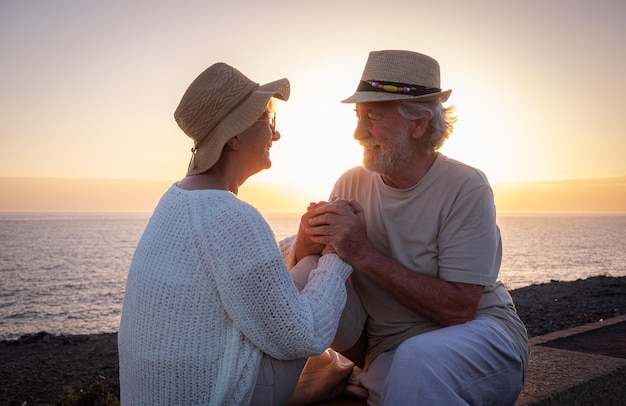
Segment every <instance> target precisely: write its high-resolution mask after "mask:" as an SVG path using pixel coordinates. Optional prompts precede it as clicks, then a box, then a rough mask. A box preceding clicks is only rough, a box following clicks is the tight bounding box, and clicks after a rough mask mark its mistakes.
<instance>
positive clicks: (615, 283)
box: [0, 276, 626, 406]
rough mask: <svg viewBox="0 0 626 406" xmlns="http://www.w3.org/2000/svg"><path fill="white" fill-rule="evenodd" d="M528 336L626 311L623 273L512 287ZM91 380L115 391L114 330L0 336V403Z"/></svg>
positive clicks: (41, 396) (42, 397)
mask: <svg viewBox="0 0 626 406" xmlns="http://www.w3.org/2000/svg"><path fill="white" fill-rule="evenodd" d="M511 294H512V295H513V299H514V300H515V303H516V306H517V310H518V313H519V315H520V317H521V318H522V320H524V322H525V324H526V328H527V330H528V335H529V336H530V337H533V336H537V335H543V334H547V333H549V332H552V331H557V330H562V329H566V328H570V327H575V326H579V325H581V324H585V323H592V322H597V321H599V320H602V319H608V318H611V317H615V316H618V315H622V314H626V277H619V278H611V277H602V276H600V277H593V278H589V279H586V280H577V281H574V282H557V281H552V282H550V283H546V284H541V285H532V286H528V287H524V288H521V289H516V290H513V291H512V292H511ZM94 383H103V384H105V385H106V386H107V387H110V388H111V389H112V391H113V393H114V395H116V396H119V379H118V360H117V335H116V334H95V335H80V336H53V335H50V334H47V333H45V332H41V333H38V334H34V335H30V336H25V337H22V338H20V339H18V340H14V341H0V404H2V405H20V406H27V405H28V406H29V405H54V404H55V403H56V402H57V400H58V399H59V396H60V395H61V394H62V391H63V388H64V387H68V386H71V387H72V388H73V389H74V391H75V392H78V391H80V390H85V391H87V390H89V389H90V388H92V386H93V385H94Z"/></svg>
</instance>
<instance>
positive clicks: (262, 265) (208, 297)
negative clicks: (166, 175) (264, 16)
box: [118, 63, 352, 405]
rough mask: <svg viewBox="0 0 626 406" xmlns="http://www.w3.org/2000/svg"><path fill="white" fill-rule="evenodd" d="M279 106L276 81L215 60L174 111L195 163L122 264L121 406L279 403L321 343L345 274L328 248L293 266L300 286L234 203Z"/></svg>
mask: <svg viewBox="0 0 626 406" xmlns="http://www.w3.org/2000/svg"><path fill="white" fill-rule="evenodd" d="M288 97H289V82H288V81H287V80H286V79H281V80H277V81H274V82H271V83H268V84H265V85H259V84H257V83H255V82H253V81H251V80H250V79H248V78H247V77H246V76H244V75H243V74H242V73H241V72H239V71H237V70H236V69H234V68H232V67H231V66H229V65H226V64H223V63H218V64H215V65H213V66H211V67H209V68H208V69H206V70H205V71H204V72H202V73H201V74H200V75H199V76H198V77H197V78H196V79H195V80H194V81H193V82H192V83H191V85H190V86H189V88H188V89H187V91H186V92H185V94H184V95H183V97H182V100H181V102H180V105H179V106H178V108H177V109H176V112H175V114H174V116H175V119H176V121H177V123H178V124H179V126H180V127H181V129H182V130H183V131H184V132H185V133H186V134H187V135H188V136H189V137H190V138H192V139H193V141H194V147H193V148H192V154H193V155H192V158H191V162H190V163H189V167H188V171H187V176H186V177H185V178H183V179H182V180H180V181H178V182H177V183H175V184H173V185H172V186H171V187H170V188H169V190H168V191H167V192H166V193H165V194H164V195H163V197H162V198H161V200H160V202H159V204H158V206H157V207H156V209H155V211H154V213H153V215H152V217H151V218H150V221H149V223H148V225H147V227H146V230H145V231H144V234H143V236H142V238H141V240H140V241H139V244H138V246H137V249H136V251H135V254H134V256H133V260H132V263H131V266H130V272H129V275H128V280H127V285H126V293H125V298H124V305H123V310H122V320H121V325H120V330H119V337H118V341H119V357H120V384H121V400H122V403H123V404H142V405H148V404H180V405H190V404H196V405H197V404H212V405H243V404H262V405H272V404H284V403H285V402H286V401H287V399H288V398H289V396H290V394H291V392H292V391H293V388H294V387H295V385H296V383H297V380H298V376H299V374H300V371H301V370H302V367H303V366H304V363H305V361H306V358H307V357H309V356H313V355H317V354H320V353H322V352H323V351H324V350H325V349H326V348H327V347H328V346H329V344H330V343H331V341H332V339H333V337H334V335H335V331H336V328H337V324H338V322H339V316H340V314H341V311H342V309H343V307H344V304H345V301H346V290H345V289H346V287H345V282H346V280H347V278H348V276H349V275H350V273H351V271H352V269H351V267H350V266H349V265H347V264H346V263H345V262H343V261H342V260H341V259H340V258H339V257H338V256H337V255H336V254H334V253H326V252H324V255H322V256H321V257H319V260H318V258H317V257H309V258H307V259H306V260H305V261H304V262H305V263H303V262H300V264H299V265H298V266H303V267H304V268H306V269H305V272H304V274H306V275H308V279H307V280H306V281H305V283H306V286H304V288H303V289H302V290H301V291H299V290H298V289H297V288H296V285H295V284H294V281H293V280H292V278H291V274H290V272H289V271H288V269H287V266H286V262H285V258H283V256H282V254H281V250H280V248H279V245H278V244H277V243H276V241H275V238H274V235H273V233H272V231H271V229H270V227H269V226H268V224H267V223H266V221H265V220H264V218H263V217H262V216H261V214H260V213H259V212H258V211H257V210H256V209H255V208H254V207H252V206H251V205H250V204H247V203H245V202H243V201H241V200H239V198H238V197H237V191H238V188H239V187H240V186H241V185H242V184H243V183H244V181H245V180H246V179H247V178H248V177H250V176H252V175H254V174H255V173H257V172H259V171H261V170H263V169H267V168H269V167H270V166H271V161H270V153H269V151H270V147H271V146H272V143H273V142H274V141H277V140H278V139H279V138H280V133H279V132H278V131H276V128H275V123H276V122H275V118H274V117H275V116H274V102H273V100H274V99H273V98H279V99H282V100H287V99H288ZM305 216H306V215H305ZM288 260H289V263H293V262H295V261H293V258H290V259H288ZM311 268H313V270H312V271H311V272H310V274H309V273H308V271H309V270H310V269H311ZM296 273H297V269H296Z"/></svg>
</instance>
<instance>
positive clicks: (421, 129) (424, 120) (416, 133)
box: [411, 115, 430, 140]
mask: <svg viewBox="0 0 626 406" xmlns="http://www.w3.org/2000/svg"><path fill="white" fill-rule="evenodd" d="M429 122H430V116H429V115H427V116H424V117H421V118H419V119H417V120H413V121H411V124H412V125H413V126H414V128H413V133H412V136H413V138H415V139H416V140H417V139H420V138H422V137H423V136H424V134H426V130H427V129H428V123H429Z"/></svg>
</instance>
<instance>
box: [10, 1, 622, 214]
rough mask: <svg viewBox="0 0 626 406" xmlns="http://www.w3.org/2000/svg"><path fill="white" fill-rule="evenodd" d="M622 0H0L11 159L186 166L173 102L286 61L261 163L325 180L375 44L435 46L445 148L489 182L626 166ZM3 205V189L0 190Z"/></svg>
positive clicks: (299, 183) (337, 165) (48, 172)
mask: <svg viewBox="0 0 626 406" xmlns="http://www.w3.org/2000/svg"><path fill="white" fill-rule="evenodd" d="M624 21H626V2H625V1H623V0H606V1H605V0H600V1H595V2H592V1H582V0H574V1H565V0H559V1H543V0H531V1H523V2H522V1H519V2H508V1H499V0H493V1H482V0H478V1H471V2H470V1H467V2H465V1H431V2H417V1H413V0H410V1H394V0H388V1H384V2H383V1H358V2H357V1H336V0H335V1H328V0H322V1H309V2H299V1H291V0H289V1H287V0H285V1H271V0H268V1H263V2H262V1H252V0H242V1H237V0H233V1H220V2H218V1H185V2H170V1H122V0H114V1H101V2H88V1H82V0H80V1H79V0H74V1H68V0H59V1H49V0H40V1H37V0H31V1H23V0H3V1H2V2H0V54H1V55H2V62H1V63H0V177H46V178H65V179H67V178H80V179H141V180H150V181H166V182H173V181H175V180H177V179H179V178H181V177H182V176H184V173H185V170H186V166H187V163H188V161H189V158H190V152H189V150H190V148H191V146H192V142H191V140H190V139H189V138H187V136H185V135H184V134H183V133H182V131H181V130H180V129H179V128H178V127H177V125H176V123H175V122H174V119H173V112H174V109H175V108H176V106H177V104H178V102H179V100H180V97H181V96H182V94H183V92H184V91H185V89H186V88H187V86H188V85H189V83H190V82H191V81H192V80H193V79H194V78H195V77H196V76H197V75H198V74H199V73H200V72H201V71H202V70H204V69H205V68H206V67H208V66H209V65H211V64H213V63H215V62H218V61H223V62H227V63H229V64H231V65H233V66H235V67H236V68H238V69H239V70H241V71H242V72H243V73H244V74H246V75H247V76H248V77H250V78H251V79H253V80H255V81H258V82H261V83H265V82H269V81H272V80H275V79H278V78H282V77H287V78H289V79H290V81H291V84H292V97H291V99H290V100H289V102H287V103H282V102H280V103H279V104H278V120H277V121H278V128H279V130H280V131H281V134H282V139H281V140H280V141H279V142H277V143H276V144H274V146H273V148H272V150H271V156H272V160H273V167H272V168H271V169H270V170H269V171H264V172H262V173H260V174H259V175H257V176H255V177H254V178H252V179H251V180H250V181H249V183H250V188H253V187H258V188H261V189H262V187H261V186H260V185H264V184H267V183H270V184H279V185H286V186H287V187H288V188H289V189H288V190H294V191H295V190H306V191H307V192H309V193H310V194H311V195H315V196H319V198H320V199H323V198H325V197H327V194H328V192H329V191H330V189H331V187H332V183H333V181H334V180H335V178H336V177H337V176H338V175H339V174H340V173H341V172H343V171H344V170H345V169H347V168H350V167H353V166H356V165H359V164H360V162H361V150H360V147H359V146H358V144H357V142H356V141H354V140H353V139H352V131H353V128H354V125H355V122H356V120H355V116H354V113H353V111H352V109H353V106H352V105H343V104H341V103H340V100H341V99H343V98H345V97H347V96H349V95H350V94H352V92H353V91H354V89H355V88H356V86H357V83H358V80H359V78H360V75H361V72H362V69H363V66H364V64H365V61H366V59H367V55H368V52H369V51H371V50H381V49H409V50H414V51H418V52H422V53H426V54H428V55H430V56H432V57H434V58H436V59H437V60H438V61H439V63H440V65H441V75H442V87H443V88H444V89H452V95H451V97H450V102H451V103H452V104H454V105H455V106H456V111H457V115H458V123H457V125H456V127H455V131H454V134H453V135H452V137H451V139H450V140H449V141H448V143H447V144H446V145H445V146H444V148H443V149H442V152H443V153H445V154H447V155H448V156H451V157H453V158H455V159H459V160H461V161H464V162H466V163H469V164H471V165H474V166H476V167H478V168H480V169H482V170H483V171H484V172H485V173H486V174H487V176H488V177H489V179H490V180H491V182H492V183H494V184H502V183H508V182H522V181H523V182H528V181H532V182H545V181H552V180H563V179H589V178H592V179H596V178H614V177H622V178H620V179H622V181H623V180H624V178H623V176H624V175H626V99H625V97H626V96H625V95H626V75H625V72H626V51H625V50H624V49H625V45H624V40H625V39H626V24H624ZM0 210H1V207H0Z"/></svg>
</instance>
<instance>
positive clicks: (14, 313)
mask: <svg viewBox="0 0 626 406" xmlns="http://www.w3.org/2000/svg"><path fill="white" fill-rule="evenodd" d="M264 215H265V217H266V218H267V220H268V222H269V223H270V225H271V226H272V228H273V229H274V232H275V234H276V236H277V238H279V239H280V238H284V237H286V236H289V235H291V234H293V233H294V232H295V230H296V229H297V226H298V222H299V219H300V214H299V213H278V212H268V213H264ZM148 218H149V213H140V214H136V213H133V214H125V213H122V214H119V213H95V214H93V213H90V214H85V213H80V214H49V213H47V214H42V213H28V214H24V213H0V340H3V339H15V338H18V337H20V336H21V335H24V334H32V333H36V332H39V331H47V332H49V333H52V334H92V333H106V332H115V331H117V328H118V325H119V321H120V312H121V306H122V301H123V296H124V285H125V281H126V275H127V272H128V266H129V264H130V261H131V258H132V254H133V251H134V248H135V245H136V244H137V241H138V240H139V238H140V237H141V233H142V232H143V229H144V227H145V225H146V224H147V221H148ZM498 223H499V225H500V228H501V231H502V239H503V245H504V253H503V260H502V268H501V272H500V279H501V280H502V281H503V282H505V284H506V285H507V286H508V287H509V288H510V289H515V288H519V287H523V286H527V285H531V284H535V283H544V282H549V281H550V280H564V281H567V280H576V279H580V278H582V279H584V278H587V277H590V276H597V275H608V276H626V214H558V215H557V214H504V215H500V216H499V218H498Z"/></svg>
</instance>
